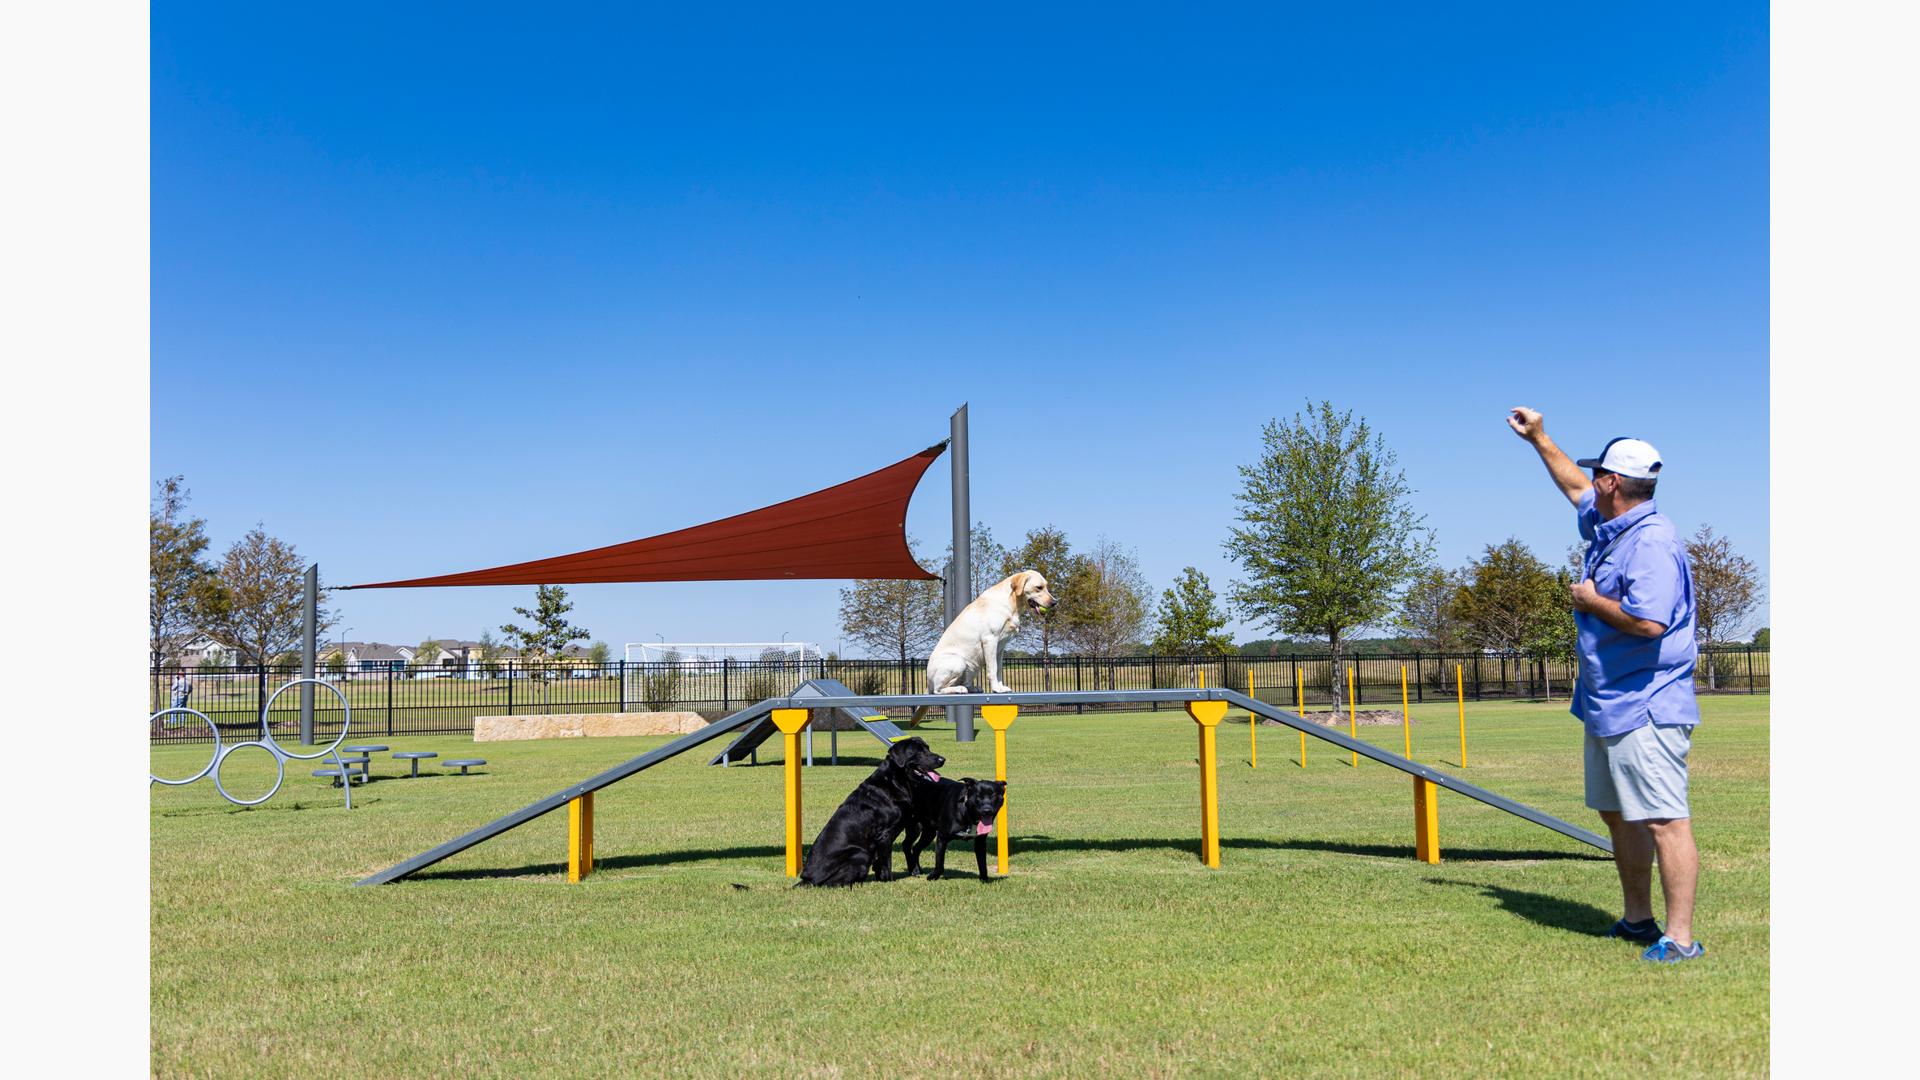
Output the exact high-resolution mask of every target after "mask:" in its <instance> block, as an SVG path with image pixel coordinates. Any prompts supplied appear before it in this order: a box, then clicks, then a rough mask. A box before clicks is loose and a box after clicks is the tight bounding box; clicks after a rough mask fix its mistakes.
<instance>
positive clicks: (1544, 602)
mask: <svg viewBox="0 0 1920 1080" xmlns="http://www.w3.org/2000/svg"><path fill="white" fill-rule="evenodd" d="M1462 577H1463V578H1464V583H1463V584H1462V585H1461V587H1460V589H1459V591H1458V593H1457V594H1456V601H1455V611H1456V613H1457V614H1458V617H1459V619H1460V622H1461V630H1462V637H1464V638H1465V640H1466V642H1467V644H1469V645H1472V646H1473V647H1474V648H1478V649H1492V650H1493V651H1495V652H1504V653H1517V654H1525V655H1528V656H1540V655H1545V654H1558V652H1559V651H1560V650H1561V648H1562V645H1561V642H1562V641H1563V640H1564V639H1565V638H1566V637H1567V632H1566V629H1565V628H1564V627H1563V626H1562V625H1561V624H1562V623H1570V622H1571V615H1570V612H1571V610H1572V604H1571V601H1570V600H1569V599H1568V593H1567V587H1568V584H1569V582H1568V581H1567V580H1566V578H1567V575H1565V574H1564V573H1562V574H1556V573H1555V572H1554V571H1552V570H1550V569H1548V568H1547V564H1546V563H1544V562H1542V561H1541V560H1540V558H1539V556H1537V555H1535V554H1534V553H1533V550H1532V549H1531V548H1529V547H1527V545H1526V544H1524V543H1522V542H1520V541H1519V540H1516V539H1508V540H1507V541H1506V542H1505V543H1501V544H1488V545H1487V547H1486V550H1485V552H1484V553H1483V554H1482V555H1481V557H1480V558H1478V559H1476V560H1474V561H1473V562H1472V563H1469V564H1468V565H1467V568H1466V570H1465V571H1464V573H1463V574H1462Z"/></svg>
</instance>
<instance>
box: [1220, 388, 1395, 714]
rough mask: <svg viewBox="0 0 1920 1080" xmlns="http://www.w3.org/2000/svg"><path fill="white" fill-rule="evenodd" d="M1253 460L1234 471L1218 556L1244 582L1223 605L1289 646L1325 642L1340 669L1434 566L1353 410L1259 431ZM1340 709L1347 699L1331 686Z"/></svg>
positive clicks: (1377, 445)
mask: <svg viewBox="0 0 1920 1080" xmlns="http://www.w3.org/2000/svg"><path fill="white" fill-rule="evenodd" d="M1261 442H1262V452H1261V455H1260V457H1259V458H1258V459H1257V460H1256V461H1255V462H1254V463H1253V464H1251V465H1243V466H1240V470H1239V471H1240V477H1241V481H1242V488H1241V490H1240V492H1239V493H1238V494H1236V495H1235V496H1234V498H1235V501H1237V502H1238V503H1239V504H1240V509H1239V513H1238V515H1237V517H1238V520H1239V521H1240V522H1241V524H1240V525H1237V526H1233V527H1231V529H1230V530H1229V536H1228V539H1227V541H1226V543H1225V545H1224V546H1225V548H1226V552H1227V554H1228V555H1229V556H1231V557H1232V558H1233V559H1234V560H1235V561H1236V562H1238V563H1239V564H1240V568H1241V570H1242V571H1243V572H1244V573H1245V574H1246V579H1245V580H1243V581H1235V582H1233V583H1232V586H1231V588H1230V590H1229V593H1228V596H1229V598H1230V599H1231V600H1232V602H1233V604H1234V606H1235V607H1236V608H1237V609H1238V611H1239V613H1240V614H1241V615H1242V617H1244V618H1247V619H1251V620H1258V621H1261V622H1264V623H1266V624H1267V625H1269V626H1271V627H1272V628H1273V629H1275V630H1277V631H1279V632H1280V633H1282V634H1286V635H1305V634H1311V635H1314V636H1317V637H1321V638H1324V639H1325V640H1326V642H1327V645H1328V648H1329V651H1330V654H1331V656H1332V658H1333V663H1332V665H1331V666H1330V667H1331V670H1333V671H1335V672H1337V671H1339V669H1340V658H1341V655H1342V646H1343V643H1344V641H1345V639H1346V638H1347V636H1348V635H1349V634H1350V632H1352V631H1354V630H1357V629H1359V628H1360V627H1363V626H1369V625H1373V624H1375V623H1377V622H1379V621H1380V620H1381V619H1383V618H1385V617H1386V616H1387V615H1388V614H1390V613H1391V612H1392V611H1393V608H1394V601H1395V600H1396V599H1397V597H1398V595H1399V593H1400V590H1401V588H1402V586H1403V585H1404V584H1405V583H1406V582H1407V580H1408V579H1409V578H1411V577H1412V576H1413V574H1414V573H1415V572H1416V571H1417V570H1418V569H1419V568H1420V567H1422V566H1425V565H1427V563H1428V562H1429V561H1430V560H1431V556H1432V542H1431V539H1430V538H1429V535H1428V532H1427V530H1426V527H1425V525H1424V520H1425V519H1424V518H1423V517H1422V516H1421V515H1419V514H1416V513H1414V511H1413V509H1412V507H1411V506H1410V505H1409V503H1408V496H1409V495H1411V494H1412V491H1411V489H1410V488H1408V486H1407V482H1406V474H1405V473H1404V472H1402V471H1401V470H1400V469H1399V468H1397V467H1396V466H1397V464H1398V459H1397V458H1396V457H1395V456H1394V453H1393V451H1392V450H1390V449H1388V448H1387V445H1386V442H1385V440H1384V439H1382V438H1380V437H1379V436H1377V435H1375V434H1374V433H1373V431H1372V429H1371V428H1369V427H1368V426H1367V422H1366V420H1364V419H1360V420H1355V419H1354V416H1353V412H1352V410H1348V411H1346V412H1343V413H1336V412H1335V411H1334V409H1333V404H1332V403H1331V402H1327V401H1322V402H1321V403H1320V405H1319V406H1318V407H1317V408H1315V407H1313V406H1309V407H1308V410H1307V412H1306V414H1305V415H1302V414H1299V413H1295V414H1294V417H1293V419H1292V420H1291V421H1288V422H1285V423H1282V422H1280V421H1277V420H1270V421H1268V422H1267V424H1266V426H1265V428H1263V429H1262V431H1261ZM1332 689H1333V700H1334V703H1335V705H1336V706H1337V705H1338V704H1339V703H1340V701H1341V699H1342V694H1343V692H1344V687H1343V686H1342V680H1341V679H1340V678H1339V677H1338V676H1337V675H1336V676H1335V677H1334V678H1333V687H1332Z"/></svg>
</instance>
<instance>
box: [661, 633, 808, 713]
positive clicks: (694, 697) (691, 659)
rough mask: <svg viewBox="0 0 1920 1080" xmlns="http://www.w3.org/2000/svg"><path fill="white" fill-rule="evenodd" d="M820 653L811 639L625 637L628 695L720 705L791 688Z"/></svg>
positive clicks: (667, 702) (664, 705)
mask: <svg viewBox="0 0 1920 1080" xmlns="http://www.w3.org/2000/svg"><path fill="white" fill-rule="evenodd" d="M823 656H824V654H823V653H822V652H821V651H820V646H819V645H817V644H815V643H814V642H811V641H652V642H642V641H633V642H628V643H627V664H626V676H627V693H626V699H627V700H629V701H636V702H645V703H647V705H648V707H649V708H667V707H671V703H679V704H684V705H693V704H699V705H701V706H703V707H705V706H724V705H730V704H738V703H739V702H741V701H743V700H754V701H757V700H759V699H761V698H767V697H773V696H775V695H778V694H788V693H792V692H793V690H794V688H795V687H797V686H799V685H800V684H801V683H802V682H803V681H805V680H807V679H809V678H812V677H813V676H814V674H815V673H816V671H815V669H816V667H817V665H818V662H819V661H820V660H821V659H822V658H823Z"/></svg>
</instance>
